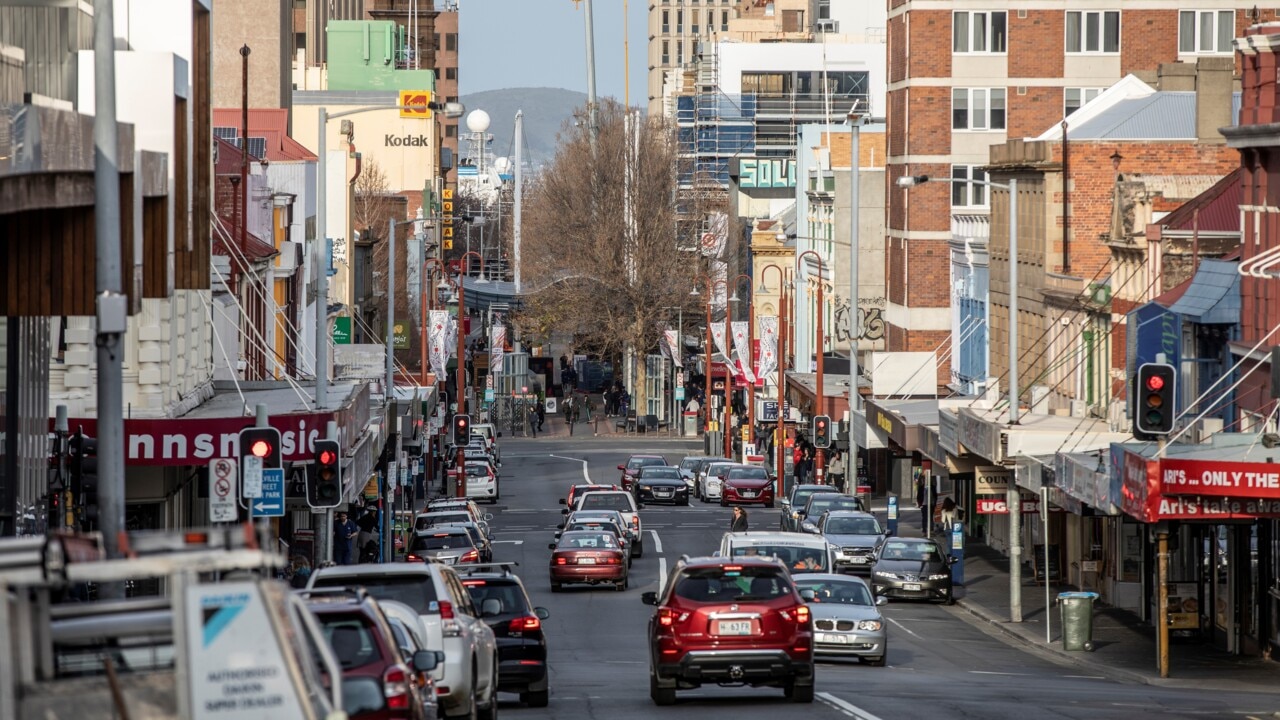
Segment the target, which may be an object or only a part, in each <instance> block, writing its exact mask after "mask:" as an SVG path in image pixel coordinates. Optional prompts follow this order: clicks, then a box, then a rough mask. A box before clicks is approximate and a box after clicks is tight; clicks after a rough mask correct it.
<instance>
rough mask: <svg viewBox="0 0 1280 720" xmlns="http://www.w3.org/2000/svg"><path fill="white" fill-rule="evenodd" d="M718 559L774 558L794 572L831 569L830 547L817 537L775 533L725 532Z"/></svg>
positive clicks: (833, 559)
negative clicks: (760, 556)
mask: <svg viewBox="0 0 1280 720" xmlns="http://www.w3.org/2000/svg"><path fill="white" fill-rule="evenodd" d="M717 554H718V555H720V556H721V557H745V556H751V555H762V556H766V557H776V558H778V559H779V560H781V561H782V564H784V565H786V566H787V569H788V570H790V571H791V572H792V573H793V574H794V573H829V572H834V571H833V570H832V568H834V567H835V554H834V548H832V546H831V543H829V542H827V539H826V538H824V537H823V536H821V535H807V534H804V533H790V532H778V531H777V530H764V531H757V532H750V531H748V532H737V533H735V532H727V533H725V534H724V536H723V537H721V538H720V550H719V552H718V553H717Z"/></svg>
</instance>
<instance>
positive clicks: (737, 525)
mask: <svg viewBox="0 0 1280 720" xmlns="http://www.w3.org/2000/svg"><path fill="white" fill-rule="evenodd" d="M746 531H747V511H746V510H743V509H742V507H740V506H738V505H734V506H733V520H731V521H730V522H729V532H746Z"/></svg>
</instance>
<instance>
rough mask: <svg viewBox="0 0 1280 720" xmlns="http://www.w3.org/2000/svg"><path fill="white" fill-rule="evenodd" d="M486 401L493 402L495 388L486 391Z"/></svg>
mask: <svg viewBox="0 0 1280 720" xmlns="http://www.w3.org/2000/svg"><path fill="white" fill-rule="evenodd" d="M484 401H485V402H493V388H485V389H484Z"/></svg>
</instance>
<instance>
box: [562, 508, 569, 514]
mask: <svg viewBox="0 0 1280 720" xmlns="http://www.w3.org/2000/svg"><path fill="white" fill-rule="evenodd" d="M560 514H561V515H568V514H569V508H565V509H563V510H561V511H560Z"/></svg>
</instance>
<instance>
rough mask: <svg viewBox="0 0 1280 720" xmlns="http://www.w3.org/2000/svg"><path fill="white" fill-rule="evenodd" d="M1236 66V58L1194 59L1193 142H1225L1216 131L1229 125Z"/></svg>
mask: <svg viewBox="0 0 1280 720" xmlns="http://www.w3.org/2000/svg"><path fill="white" fill-rule="evenodd" d="M1235 63H1236V61H1235V57H1202V58H1197V59H1196V142H1199V143H1209V144H1222V143H1225V142H1226V141H1227V140H1226V138H1224V137H1223V136H1222V133H1220V132H1218V128H1222V127H1228V126H1230V125H1231V124H1232V122H1231V91H1232V89H1233V87H1234V85H1235V83H1233V82H1232V73H1233V72H1234V71H1235Z"/></svg>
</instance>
